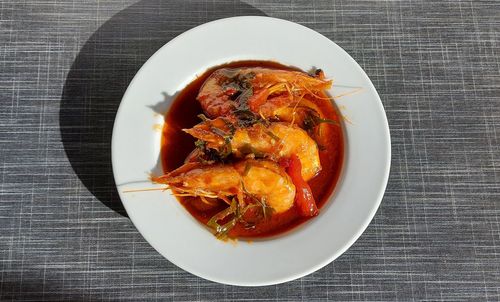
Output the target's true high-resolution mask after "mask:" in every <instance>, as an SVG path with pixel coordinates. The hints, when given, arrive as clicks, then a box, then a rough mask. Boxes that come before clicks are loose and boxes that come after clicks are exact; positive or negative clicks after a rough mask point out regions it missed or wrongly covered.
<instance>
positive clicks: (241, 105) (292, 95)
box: [197, 67, 332, 118]
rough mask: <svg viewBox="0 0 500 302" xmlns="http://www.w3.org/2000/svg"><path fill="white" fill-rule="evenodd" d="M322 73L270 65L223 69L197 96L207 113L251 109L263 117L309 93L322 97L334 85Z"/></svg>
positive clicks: (215, 113) (210, 115) (211, 114)
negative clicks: (311, 74)
mask: <svg viewBox="0 0 500 302" xmlns="http://www.w3.org/2000/svg"><path fill="white" fill-rule="evenodd" d="M331 84H332V81H329V80H325V79H324V75H323V73H322V72H318V73H317V75H316V76H310V75H308V74H306V73H303V72H298V71H286V70H276V69H269V68H259V67H254V68H221V69H218V70H216V71H214V72H213V73H212V74H211V75H210V76H209V77H208V79H207V80H206V81H205V83H204V84H203V86H202V87H201V89H200V92H199V94H198V96H197V99H198V101H199V102H200V104H201V107H202V108H203V110H204V111H205V113H206V114H207V115H208V116H209V117H211V118H216V117H220V116H227V115H233V114H235V113H237V112H239V111H245V110H249V111H251V112H252V113H254V114H257V115H260V116H262V117H272V116H274V115H275V112H276V111H277V110H279V109H281V108H284V107H287V106H289V105H290V104H295V103H298V102H300V100H301V99H302V98H303V97H304V96H305V95H313V96H318V95H319V93H320V92H321V91H323V90H325V89H329V88H330V87H331Z"/></svg>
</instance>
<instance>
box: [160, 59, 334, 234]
mask: <svg viewBox="0 0 500 302" xmlns="http://www.w3.org/2000/svg"><path fill="white" fill-rule="evenodd" d="M223 67H234V68H237V67H266V68H278V69H287V70H299V69H298V68H294V67H290V66H285V65H282V64H279V63H276V62H270V61H238V62H231V63H228V64H224V65H221V66H216V67H213V68H211V69H209V70H207V71H206V72H204V73H203V74H202V75H199V76H198V77H197V78H196V79H195V80H194V81H193V82H191V83H190V84H189V85H188V86H186V88H184V89H183V90H182V91H180V92H179V94H178V95H177V96H176V97H175V100H174V102H173V104H172V106H171V107H170V110H169V111H168V113H167V115H166V117H165V126H164V128H163V136H162V152H161V156H162V164H163V170H164V171H165V172H169V171H172V170H174V169H176V168H178V167H180V166H181V165H182V164H183V163H184V160H185V159H186V157H187V156H188V154H189V153H190V152H191V151H192V150H193V149H194V142H195V139H194V138H193V137H192V136H190V135H189V134H187V133H184V132H183V131H181V129H184V128H191V127H193V126H194V125H196V124H198V123H199V122H200V119H199V118H198V117H197V115H198V114H200V113H203V111H202V109H201V106H200V104H199V103H198V101H197V100H196V96H197V95H198V91H199V89H200V87H201V86H202V85H203V83H204V82H205V80H206V79H207V78H208V76H210V74H211V73H212V72H213V71H215V70H216V69H219V68H223ZM325 97H327V96H326V95H325ZM315 103H316V104H317V105H318V106H319V108H320V110H321V111H322V114H323V115H324V117H325V118H328V119H331V120H335V121H337V123H338V125H330V124H323V125H322V134H321V136H322V137H323V138H325V139H324V141H323V142H321V145H322V148H320V152H319V156H320V161H321V166H322V170H321V172H320V173H319V174H318V175H317V176H316V177H314V178H313V179H311V180H310V181H309V182H308V183H309V185H310V187H311V190H312V192H313V195H314V198H315V200H316V204H317V206H318V208H319V209H321V208H322V207H323V206H324V204H325V202H326V201H327V200H328V197H329V196H330V195H331V194H332V192H333V189H334V188H335V185H336V183H337V181H338V178H339V175H340V171H341V168H342V163H343V157H344V138H343V130H342V127H341V126H339V125H341V124H342V118H341V117H340V115H339V113H338V110H337V108H335V106H334V105H333V102H329V101H326V100H317V101H316V102H315ZM178 199H179V201H180V202H181V204H182V205H183V206H184V207H185V208H186V209H187V210H188V211H189V213H190V214H191V215H192V216H193V217H195V218H196V219H197V220H198V221H200V222H201V223H203V224H206V223H207V222H208V220H209V219H210V218H211V217H212V216H213V215H215V214H216V213H218V212H220V211H221V210H223V209H224V208H226V207H227V205H226V204H224V203H222V202H221V203H220V205H218V206H216V207H209V206H207V205H205V204H204V203H203V202H200V201H199V199H198V198H197V197H178ZM309 219H311V218H309V217H301V216H300V215H299V213H298V211H297V209H296V207H295V206H294V207H292V208H291V209H290V210H288V211H286V212H284V213H280V214H274V215H272V218H271V219H265V220H262V221H260V222H258V223H257V224H256V225H255V227H254V228H251V229H247V228H245V227H244V226H243V225H241V224H239V223H238V224H237V225H236V226H235V227H234V228H233V229H232V230H231V231H230V233H229V235H230V236H231V237H247V238H251V237H253V238H255V237H268V236H272V235H276V234H279V233H283V232H286V231H288V230H290V229H292V228H294V227H296V226H297V225H299V224H301V223H303V222H305V221H307V220H309ZM312 219H314V217H313V218H312Z"/></svg>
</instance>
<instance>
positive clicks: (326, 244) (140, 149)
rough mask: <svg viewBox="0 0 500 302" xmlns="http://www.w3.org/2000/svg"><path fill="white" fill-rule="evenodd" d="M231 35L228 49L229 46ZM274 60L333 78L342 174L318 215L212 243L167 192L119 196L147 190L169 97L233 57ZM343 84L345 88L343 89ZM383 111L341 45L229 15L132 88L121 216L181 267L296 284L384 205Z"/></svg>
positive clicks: (121, 122)
mask: <svg viewBox="0 0 500 302" xmlns="http://www.w3.org/2000/svg"><path fill="white" fill-rule="evenodd" d="M228 37H230V38H231V42H230V43H228V42H227V41H228ZM245 59H246V60H249V59H253V60H274V61H278V62H280V63H283V64H287V65H293V66H297V67H299V68H301V69H303V70H310V69H311V68H312V67H313V66H314V67H319V68H322V69H323V70H324V71H325V73H326V75H327V76H328V77H330V78H333V79H334V87H333V88H332V90H331V91H330V93H331V95H334V96H335V95H339V94H342V93H345V92H346V91H349V90H352V87H362V88H363V90H362V91H361V92H360V93H357V94H353V95H350V96H348V97H343V98H340V99H338V100H337V101H336V103H337V105H338V106H339V108H341V112H342V114H343V115H345V116H347V117H348V119H349V120H350V123H345V139H346V144H345V147H346V150H345V160H344V169H343V172H342V175H341V178H340V180H339V183H338V184H337V187H336V189H335V192H334V194H333V196H331V200H330V201H328V203H327V204H326V205H325V206H324V207H323V208H322V210H321V213H320V215H319V216H318V217H316V218H314V219H312V220H310V221H308V222H307V223H305V224H304V225H302V226H300V227H298V228H296V229H294V230H293V231H292V232H289V233H286V234H285V235H283V236H280V237H277V238H273V239H269V240H261V241H256V242H253V243H247V242H244V241H240V242H238V243H237V244H235V245H234V244H229V243H225V242H222V241H219V240H217V239H215V237H214V236H213V235H212V234H211V233H210V232H209V231H207V229H206V228H204V227H203V226H202V225H201V224H200V223H198V222H197V221H196V220H195V219H194V218H193V217H191V216H190V214H189V213H188V212H187V211H186V210H185V209H184V208H183V207H182V206H181V205H180V204H179V203H178V202H177V201H176V199H175V198H174V197H173V196H171V194H170V193H169V192H162V191H152V192H142V193H124V192H123V191H124V190H128V189H137V188H144V187H149V188H150V187H153V186H154V185H152V184H151V183H147V179H148V176H149V173H150V172H151V170H152V169H155V167H156V169H158V165H157V163H158V158H159V154H160V139H161V131H158V128H159V126H160V125H161V124H162V123H163V116H162V115H160V114H157V113H155V110H153V109H156V110H158V108H160V110H162V111H165V112H166V110H167V109H168V105H169V104H170V102H171V101H172V100H171V98H170V99H167V100H163V96H162V93H167V94H168V95H175V93H176V92H178V91H179V90H181V89H183V87H185V86H186V85H187V84H188V83H189V82H191V81H192V80H193V79H194V78H195V77H196V75H197V74H200V73H202V72H203V71H204V70H206V69H207V68H209V67H212V66H215V65H219V64H223V63H227V62H230V61H236V60H245ZM347 86H349V87H347ZM390 152H391V148H390V136H389V128H388V124H387V119H386V116H385V112H384V109H383V106H382V103H381V101H380V98H379V96H378V94H377V92H376V91H375V88H374V87H373V85H372V83H371V82H370V80H369V79H368V77H367V75H366V74H365V73H364V72H363V70H362V69H361V67H360V66H359V65H358V64H357V63H356V62H355V61H354V60H353V59H352V58H351V57H350V56H349V55H348V54H347V53H346V52H345V51H344V50H342V49H341V48H340V47H339V46H337V45H336V44H335V43H333V42H332V41H330V40H329V39H327V38H326V37H324V36H322V35H321V34H319V33H317V32H315V31H313V30H311V29H309V28H306V27H303V26H301V25H298V24H295V23H292V22H288V21H284V20H280V19H274V18H268V17H235V18H228V19H222V20H217V21H214V22H210V23H207V24H204V25H201V26H198V27H196V28H193V29H191V30H189V31H187V32H185V33H183V34H181V35H180V36H178V37H177V38H175V39H173V40H172V41H170V42H169V43H167V44H166V45H165V46H163V47H162V48H161V49H160V50H158V51H157V52H156V53H155V54H154V55H153V56H152V57H151V58H150V59H149V60H148V61H147V62H146V63H145V64H144V66H143V67H142V68H141V69H140V70H139V72H138V73H137V75H136V76H135V78H134V79H133V80H132V82H131V83H130V85H129V87H128V89H127V91H126V93H125V95H124V96H123V100H122V102H121V104H120V108H119V110H118V113H117V116H116V120H115V124H114V129H113V139H112V161H113V172H114V177H115V181H116V184H117V187H118V192H119V193H120V197H121V200H122V202H123V204H124V206H125V208H126V210H127V213H128V215H129V217H130V219H131V220H132V222H133V223H134V225H135V226H136V227H137V229H138V230H139V232H140V233H141V234H142V235H143V236H144V238H145V239H146V240H147V241H148V242H149V243H150V244H151V245H152V246H153V247H154V248H155V249H156V250H157V251H158V252H159V253H160V254H162V255H163V256H164V257H165V258H167V259H168V260H169V261H171V262H172V263H174V264H176V265H177V266H179V267H180V268H182V269H184V270H186V271H188V272H191V273H193V274H195V275H197V276H200V277H203V278H205V279H208V280H212V281H215V282H220V283H225V284H233V285H244V286H258V285H271V284H277V283H282V282H286V281H289V280H293V279H296V278H299V277H302V276H305V275H307V274H309V273H312V272H314V271H315V270H318V269H320V268H321V267H323V266H325V265H327V264H328V263H330V262H331V261H333V260H334V259H335V258H337V257H338V256H339V255H341V254H342V253H343V252H344V251H346V250H347V249H348V248H349V247H350V246H351V245H352V244H353V243H354V241H355V240H356V239H357V238H358V237H359V236H360V235H361V233H362V232H363V231H364V230H365V228H366V227H367V226H368V224H369V223H370V221H371V219H372V218H373V216H374V214H375V212H376V210H377V208H378V206H379V204H380V201H381V199H382V196H383V193H384V190H385V187H386V184H387V179H388V175H389V166H390Z"/></svg>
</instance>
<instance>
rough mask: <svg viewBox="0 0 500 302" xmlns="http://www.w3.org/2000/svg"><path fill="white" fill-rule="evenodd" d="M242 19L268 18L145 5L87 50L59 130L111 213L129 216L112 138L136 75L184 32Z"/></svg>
mask: <svg viewBox="0 0 500 302" xmlns="http://www.w3.org/2000/svg"><path fill="white" fill-rule="evenodd" d="M242 15H265V14H264V13H263V12H262V11H260V10H258V9H256V8H255V7H253V6H251V5H249V4H246V3H243V2H240V1H228V2H227V3H219V2H217V3H213V2H205V1H182V0H177V1H168V2H167V1H162V0H142V1H139V2H138V3H136V4H134V5H132V6H130V7H128V8H126V9H124V10H122V11H120V12H119V13H117V14H116V15H114V16H113V17H112V18H111V19H109V20H108V21H107V22H106V23H104V24H103V25H102V26H101V27H100V28H99V29H98V30H97V31H96V32H95V33H94V34H93V35H92V36H91V37H90V38H89V40H88V41H87V42H86V43H85V44H84V46H83V47H82V49H81V50H80V52H79V54H78V56H77V57H76V59H75V60H74V62H73V64H72V66H71V68H70V71H69V73H68V75H67V78H66V82H65V85H64V88H63V93H62V98H61V103H60V111H59V126H60V131H61V139H62V143H63V145H64V150H65V152H66V155H67V157H68V159H69V161H70V163H71V166H72V168H73V170H74V171H75V173H76V174H77V176H78V177H79V179H80V180H81V181H82V183H83V184H84V185H85V187H86V188H87V189H88V190H89V191H90V192H91V193H92V194H93V195H94V196H95V197H96V198H97V199H98V200H100V201H101V202H102V203H103V204H104V205H106V206H107V207H108V208H110V209H112V210H114V211H115V212H117V213H119V214H120V215H123V216H127V214H126V212H125V209H124V207H123V205H122V203H121V201H120V199H119V196H118V192H117V190H116V186H115V183H114V180H113V172H112V167H111V134H112V128H113V122H114V119H115V115H116V111H117V109H118V106H119V104H120V100H121V98H122V96H123V93H124V92H125V90H126V88H127V86H128V84H129V83H130V81H131V80H132V78H133V77H134V75H135V74H136V72H137V71H138V70H139V68H140V67H141V66H142V65H143V64H144V63H145V62H146V60H147V59H148V58H149V57H150V56H151V55H152V54H153V53H154V52H155V51H156V50H158V49H159V48H160V47H161V46H163V45H164V44H165V43H167V42H168V41H170V40H171V39H173V38H174V37H176V36H177V35H179V34H181V33H182V32H184V31H186V30H188V29H190V28H193V27H195V26H197V25H200V24H203V23H206V22H209V21H212V20H216V19H220V18H226V17H233V16H242ZM242 34H244V33H242ZM200 51H203V50H200ZM186 59H189V58H186Z"/></svg>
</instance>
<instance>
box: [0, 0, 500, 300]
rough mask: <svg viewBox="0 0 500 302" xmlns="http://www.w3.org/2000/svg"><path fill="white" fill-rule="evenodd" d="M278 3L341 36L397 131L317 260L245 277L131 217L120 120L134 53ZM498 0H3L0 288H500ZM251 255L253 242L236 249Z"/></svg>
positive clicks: (458, 292)
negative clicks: (325, 255)
mask: <svg viewBox="0 0 500 302" xmlns="http://www.w3.org/2000/svg"><path fill="white" fill-rule="evenodd" d="M236 15H268V16H272V17H278V18H283V19H288V20H291V21H295V22H298V23H300V24H303V25H305V26H308V27H310V28H312V29H314V30H316V31H318V32H320V33H322V34H324V35H325V36H327V37H328V38H330V39H331V40H333V41H335V42H336V43H337V44H338V45H340V46H341V47H343V48H344V49H345V50H346V51H347V52H348V53H349V54H351V56H352V57H353V58H354V59H355V60H356V61H357V62H358V63H359V64H360V65H361V66H362V67H363V69H364V70H365V71H366V73H367V74H368V76H369V77H370V78H371V80H372V81H373V83H374V85H375V87H376V88H377V90H378V92H379V94H380V97H381V99H382V102H383V104H384V107H385V109H386V112H387V117H388V120H389V125H390V128H391V136H392V166H391V174H390V178H389V183H388V187H387V191H386V193H385V197H384V199H383V202H382V205H381V207H380V208H379V210H378V212H377V214H376V216H375V218H374V219H373V221H372V222H371V224H370V226H369V227H368V229H367V230H366V231H365V232H364V234H363V235H362V236H361V238H360V239H359V240H358V241H357V242H356V243H355V244H354V245H353V246H352V247H351V248H350V249H349V250H348V251H347V252H346V253H344V254H343V255H342V256H341V257H339V258H338V259H337V260H335V261H334V262H333V263H331V264H329V265H327V266H326V267H324V268H323V269H320V270H319V271H317V272H315V273H313V274H311V275H309V276H306V277H304V278H301V279H299V280H296V281H292V282H288V283H285V284H281V285H276V286H269V287H261V288H245V287H234V286H225V285H220V284H216V283H212V282H209V281H206V280H203V279H201V278H198V277H196V276H193V275H191V274H189V273H187V272H185V271H183V270H181V269H179V268H177V267H176V266H175V265H173V264H171V263H169V262H168V261H167V260H165V259H164V258H163V257H162V256H160V255H159V254H158V253H157V252H156V251H155V250H154V249H153V248H152V247H151V246H149V244H147V243H146V242H145V240H144V239H143V238H142V236H141V235H140V234H139V233H138V232H137V230H136V229H135V228H134V226H133V225H132V223H131V222H130V220H129V219H128V218H127V217H126V213H125V212H124V210H123V207H122V206H121V204H120V201H119V199H118V196H117V193H116V189H115V188H114V184H113V180H112V173H111V164H110V136H111V130H112V124H113V120H114V116H115V113H116V109H117V107H118V104H119V102H120V99H121V96H122V94H123V92H124V90H125V88H126V87H127V85H128V83H129V81H130V80H131V79H132V77H133V75H134V74H135V72H136V71H137V70H138V68H139V67H140V66H141V65H142V64H143V63H144V62H145V61H146V60H147V59H148V57H149V56H150V55H151V54H153V52H154V51H156V50H157V49H158V48H159V47H160V46H162V45H163V44H165V43H166V42H168V41H169V40H171V39H172V38H173V37H175V36H177V35H178V34H180V33H181V32H183V31H185V30H187V29H189V28H192V27H194V26H196V25H199V24H202V23H205V22H207V21H210V20H214V19H219V18H223V17H230V16H236ZM499 15H500V3H499V2H495V1H491V2H488V1H485V2H474V1H435V2H429V1H421V0H419V1H411V2H409V1H402V2H400V1H387V2H385V1H359V2H358V1H348V0H346V1H344V0H341V1H287V2H279V1H251V2H241V1H238V0H234V1H233V0H214V1H209V2H205V1H181V0H177V1H161V0H142V1H138V2H137V0H136V1H116V0H115V1H98V0H96V1H90V0H85V1H64V0H51V1H46V0H43V1H35V0H25V1H5V0H0V38H1V43H0V96H1V99H0V178H1V182H0V229H1V231H0V262H1V264H0V271H1V277H0V300H25V301H40V300H48V301H58V300H59V301H68V300H70V301H92V300H95V301H101V300H134V301H135V300H172V301H174V300H175V301H184V300H186V301H187V300H189V301H191V300H218V301H221V300H224V301H226V300H231V301H232V300H252V299H258V300H273V301H288V300H304V301H313V300H314V301H316V300H336V301H340V300H342V301H344V300H347V301H409V300H410V301H411V300H423V301H426V300H429V301H430V300H432V301H436V300H439V301H457V300H477V301H498V300H500V221H499V218H500V99H499V96H500V71H499V69H500V67H499V60H500V59H499V58H500V52H499V50H500V49H499V40H500V31H499V28H500V18H499ZM242 261H244V259H242Z"/></svg>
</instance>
